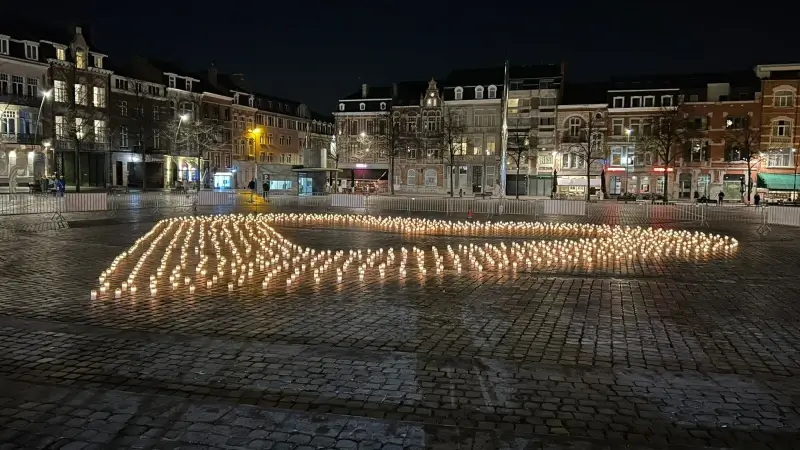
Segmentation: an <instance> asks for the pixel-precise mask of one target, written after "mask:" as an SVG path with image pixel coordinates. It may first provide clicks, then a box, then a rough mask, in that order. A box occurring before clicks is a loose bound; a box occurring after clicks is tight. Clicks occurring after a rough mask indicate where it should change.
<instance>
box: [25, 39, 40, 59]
mask: <svg viewBox="0 0 800 450" xmlns="http://www.w3.org/2000/svg"><path fill="white" fill-rule="evenodd" d="M25 58H27V59H32V60H34V61H38V60H39V44H34V43H32V42H26V43H25Z"/></svg>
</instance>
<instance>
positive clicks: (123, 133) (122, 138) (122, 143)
mask: <svg viewBox="0 0 800 450" xmlns="http://www.w3.org/2000/svg"><path fill="white" fill-rule="evenodd" d="M119 148H128V127H126V126H124V125H123V126H121V127H119Z"/></svg>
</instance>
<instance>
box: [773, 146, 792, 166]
mask: <svg viewBox="0 0 800 450" xmlns="http://www.w3.org/2000/svg"><path fill="white" fill-rule="evenodd" d="M792 156H794V153H792V149H790V148H781V149H772V150H770V151H769V152H768V153H767V166H768V167H793V166H794V164H793V162H792Z"/></svg>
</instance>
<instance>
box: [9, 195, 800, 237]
mask: <svg viewBox="0 0 800 450" xmlns="http://www.w3.org/2000/svg"><path fill="white" fill-rule="evenodd" d="M198 207H206V208H211V209H212V210H213V211H215V212H237V211H238V212H280V211H297V210H309V211H330V212H368V213H373V214H386V213H395V214H396V213H401V214H413V213H423V214H424V213H437V214H447V215H451V216H454V217H458V218H467V217H468V216H470V215H473V216H475V217H484V218H488V217H495V216H510V217H524V218H525V219H528V220H543V219H547V218H549V217H560V218H562V219H566V220H578V221H583V220H587V221H591V222H597V223H609V224H631V225H647V224H654V223H672V222H680V223H698V224H703V225H705V224H708V223H709V222H718V223H722V222H737V223H752V224H760V225H762V226H764V227H766V228H768V225H789V226H797V227H800V208H792V207H776V206H773V207H747V206H719V205H705V204H695V203H677V204H666V205H664V204H653V203H617V202H610V201H605V202H598V203H586V202H584V201H579V200H578V201H571V200H514V199H481V198H459V197H455V198H453V197H432V196H421V197H405V196H364V195H359V194H332V195H319V196H296V195H278V196H269V197H268V198H262V197H260V196H258V195H253V194H251V193H250V192H249V191H246V192H236V191H224V192H220V191H200V192H199V193H198V192H188V193H171V192H147V193H129V194H104V193H68V194H66V195H65V196H64V197H52V196H42V195H35V194H8V195H0V216H9V215H22V214H53V217H54V218H61V214H62V213H70V212H90V211H101V212H102V211H107V212H108V214H110V215H115V214H117V213H118V212H120V211H125V210H130V211H147V212H150V213H157V212H159V211H160V210H170V211H180V210H181V209H185V210H186V212H187V213H192V212H196V211H197V208H198ZM204 212H207V209H204ZM61 219H63V218H61Z"/></svg>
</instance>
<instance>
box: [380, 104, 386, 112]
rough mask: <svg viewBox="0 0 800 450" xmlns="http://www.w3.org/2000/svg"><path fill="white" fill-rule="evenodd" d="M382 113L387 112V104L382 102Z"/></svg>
mask: <svg viewBox="0 0 800 450" xmlns="http://www.w3.org/2000/svg"><path fill="white" fill-rule="evenodd" d="M381 111H386V102H381Z"/></svg>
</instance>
